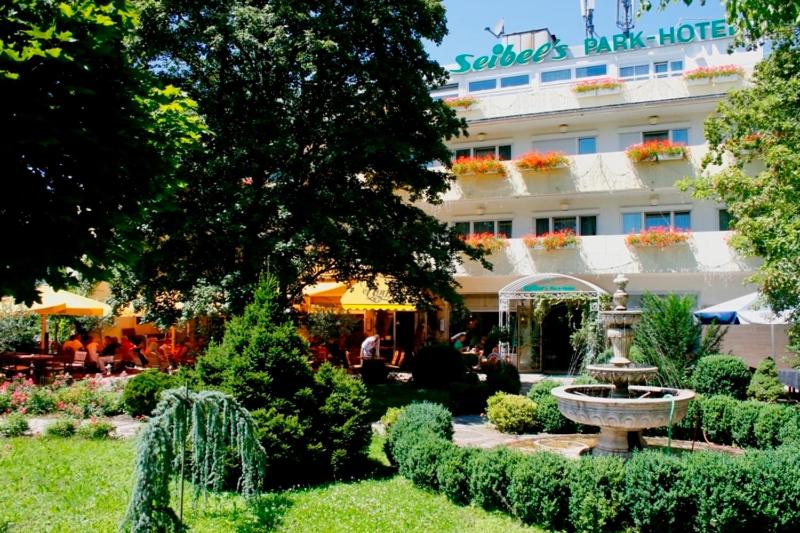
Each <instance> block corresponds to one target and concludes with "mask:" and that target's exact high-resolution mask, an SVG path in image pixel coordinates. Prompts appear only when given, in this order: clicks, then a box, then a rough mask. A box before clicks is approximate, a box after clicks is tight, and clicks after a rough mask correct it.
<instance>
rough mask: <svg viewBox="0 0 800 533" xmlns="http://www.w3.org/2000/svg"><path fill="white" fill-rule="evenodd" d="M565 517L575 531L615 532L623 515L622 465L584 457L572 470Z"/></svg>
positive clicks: (618, 460)
mask: <svg viewBox="0 0 800 533" xmlns="http://www.w3.org/2000/svg"><path fill="white" fill-rule="evenodd" d="M572 474H573V475H572V478H571V480H570V489H571V490H570V499H569V518H570V521H571V522H572V526H573V528H574V529H575V531H587V532H589V531H618V530H619V529H620V525H621V521H622V518H623V515H624V512H625V507H626V505H625V500H624V497H625V463H624V462H623V461H622V460H621V459H619V458H617V457H584V458H581V459H580V461H579V463H578V466H577V467H576V468H574V469H573V470H572Z"/></svg>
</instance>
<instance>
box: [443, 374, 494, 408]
mask: <svg viewBox="0 0 800 533" xmlns="http://www.w3.org/2000/svg"><path fill="white" fill-rule="evenodd" d="M449 392H450V409H451V410H452V411H453V413H455V414H458V415H462V414H463V415H466V414H470V415H472V414H480V413H483V412H484V411H485V410H486V401H487V400H488V399H489V396H491V395H492V389H491V388H490V387H489V385H488V384H487V383H486V382H485V381H479V382H478V383H460V382H456V383H451V384H450V389H449Z"/></svg>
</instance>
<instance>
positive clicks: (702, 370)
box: [692, 355, 751, 400]
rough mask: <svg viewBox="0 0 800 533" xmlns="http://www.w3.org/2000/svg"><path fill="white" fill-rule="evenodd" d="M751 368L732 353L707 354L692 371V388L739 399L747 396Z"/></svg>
mask: <svg viewBox="0 0 800 533" xmlns="http://www.w3.org/2000/svg"><path fill="white" fill-rule="evenodd" d="M750 378H751V374H750V370H749V369H748V368H747V365H746V364H745V362H744V361H742V360H741V359H740V358H738V357H735V356H732V355H707V356H705V357H703V358H701V359H700V361H699V362H698V363H697V366H696V367H695V369H694V372H693V373H692V388H693V389H694V390H695V391H696V392H699V393H701V394H709V395H712V394H724V395H726V396H730V397H732V398H736V399H737V400H744V399H745V398H746V397H747V386H748V385H749V383H750Z"/></svg>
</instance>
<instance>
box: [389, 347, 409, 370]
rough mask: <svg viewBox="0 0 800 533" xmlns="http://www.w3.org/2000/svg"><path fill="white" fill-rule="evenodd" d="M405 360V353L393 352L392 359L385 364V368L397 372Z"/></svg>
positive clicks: (401, 351) (400, 351)
mask: <svg viewBox="0 0 800 533" xmlns="http://www.w3.org/2000/svg"><path fill="white" fill-rule="evenodd" d="M405 359H406V352H405V351H403V350H395V351H394V357H392V362H391V363H389V364H387V365H386V367H387V368H388V369H389V370H393V371H398V370H400V367H401V366H403V361H405Z"/></svg>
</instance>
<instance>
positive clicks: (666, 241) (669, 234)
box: [625, 227, 690, 249]
mask: <svg viewBox="0 0 800 533" xmlns="http://www.w3.org/2000/svg"><path fill="white" fill-rule="evenodd" d="M689 235H690V232H688V231H681V230H676V229H674V228H665V227H655V228H649V229H643V230H642V231H640V232H639V233H631V234H630V235H628V236H627V237H625V244H627V245H628V246H634V247H641V248H661V249H663V248H666V247H667V246H674V245H676V244H683V243H685V242H686V241H688V240H689Z"/></svg>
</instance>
